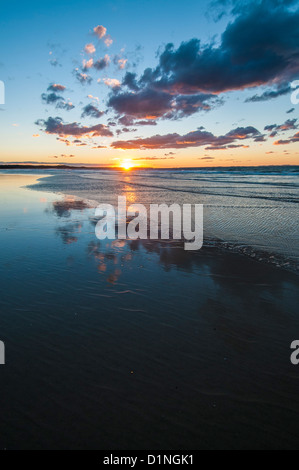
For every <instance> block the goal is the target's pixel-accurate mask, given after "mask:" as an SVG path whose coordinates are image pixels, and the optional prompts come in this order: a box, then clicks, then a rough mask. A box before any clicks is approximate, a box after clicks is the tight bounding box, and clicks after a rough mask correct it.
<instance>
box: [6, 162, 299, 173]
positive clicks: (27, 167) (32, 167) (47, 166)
mask: <svg viewBox="0 0 299 470" xmlns="http://www.w3.org/2000/svg"><path fill="white" fill-rule="evenodd" d="M241 168H242V169H249V170H254V169H255V168H256V169H260V170H262V169H265V170H269V169H270V168H272V169H273V170H274V169H277V170H278V169H280V168H294V169H296V170H298V169H299V165H256V166H245V165H244V166H243V165H241V166H196V167H171V168H158V167H148V166H147V167H131V168H130V171H132V170H159V171H162V170H164V171H171V170H200V169H202V170H217V169H222V170H227V171H233V170H235V171H237V170H238V169H241ZM0 170H117V171H125V170H124V169H123V168H122V167H117V166H108V165H106V166H90V165H89V164H88V165H87V166H85V165H84V164H82V165H80V164H77V165H65V164H63V163H60V164H59V163H58V164H54V165H51V164H47V163H45V164H36V165H34V164H22V163H12V164H9V163H5V164H0Z"/></svg>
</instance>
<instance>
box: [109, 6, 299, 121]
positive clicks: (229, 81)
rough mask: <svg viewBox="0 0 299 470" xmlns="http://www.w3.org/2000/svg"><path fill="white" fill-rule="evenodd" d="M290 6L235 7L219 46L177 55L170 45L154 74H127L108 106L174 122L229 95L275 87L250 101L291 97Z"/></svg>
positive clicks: (298, 35)
mask: <svg viewBox="0 0 299 470" xmlns="http://www.w3.org/2000/svg"><path fill="white" fill-rule="evenodd" d="M290 5H291V3H290V2H282V1H278V0H277V1H275V0H264V1H261V2H246V3H244V2H243V4H242V2H240V3H238V7H237V3H236V4H235V5H234V8H233V10H234V14H235V15H237V16H236V17H235V19H234V20H233V21H232V22H230V23H229V24H228V25H227V27H226V29H225V31H224V33H223V34H222V36H221V39H220V43H219V44H217V45H215V43H211V44H208V45H204V44H201V43H200V41H199V39H196V38H194V39H191V40H190V41H187V42H182V43H181V45H180V46H179V47H178V48H177V49H176V48H175V47H174V45H173V44H167V45H166V46H165V48H164V50H163V51H162V53H160V55H159V56H158V64H157V66H156V68H147V69H146V70H144V72H143V74H142V75H141V77H139V78H138V77H137V75H136V74H135V73H132V72H128V73H126V75H125V77H124V79H123V83H122V87H121V89H120V90H119V91H118V92H116V93H114V94H112V95H111V96H110V99H109V101H108V105H109V106H110V107H112V108H113V109H114V110H115V111H116V112H117V113H118V114H119V116H122V115H130V116H133V117H134V118H135V119H140V118H141V119H144V118H147V116H149V117H151V118H155V119H156V118H167V119H174V118H178V117H183V116H186V115H187V116H188V115H191V114H193V113H195V112H197V111H198V110H209V109H210V108H211V107H214V106H216V105H218V104H219V101H217V100H215V99H214V101H213V95H215V94H220V93H223V92H227V91H231V90H242V89H246V88H250V87H256V86H260V85H268V86H269V87H272V86H273V89H272V88H269V90H267V91H265V92H264V93H262V94H261V95H255V96H254V97H251V98H249V99H248V101H264V100H268V99H271V98H275V97H276V96H280V95H282V94H285V93H287V92H288V85H287V83H288V82H289V81H290V80H291V79H292V78H293V77H296V74H298V72H299V28H298V24H299V11H298V10H294V8H290ZM253 25H254V26H253ZM273 84H275V85H273Z"/></svg>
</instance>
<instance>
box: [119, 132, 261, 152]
mask: <svg viewBox="0 0 299 470" xmlns="http://www.w3.org/2000/svg"><path fill="white" fill-rule="evenodd" d="M260 136H261V134H260V132H259V131H258V130H257V129H255V128H254V127H252V126H248V127H238V128H236V129H233V130H231V131H230V132H228V133H227V134H225V135H223V136H218V137H217V136H215V135H214V134H212V133H211V132H207V131H203V130H201V129H198V130H196V131H192V132H188V133H187V134H185V135H179V134H177V133H173V134H166V135H159V134H156V135H154V136H152V137H147V138H145V139H141V138H139V139H131V140H127V141H124V140H123V141H121V140H119V141H115V142H112V144H111V147H113V148H117V149H142V150H144V149H168V148H170V149H172V148H177V149H179V148H187V147H200V146H209V149H210V150H217V149H219V150H220V149H221V150H225V149H226V148H231V147H229V146H231V145H233V144H234V143H235V142H236V141H239V140H242V141H243V140H246V139H253V140H256V139H258V138H259V137H260ZM236 145H237V144H236ZM242 146H243V144H242Z"/></svg>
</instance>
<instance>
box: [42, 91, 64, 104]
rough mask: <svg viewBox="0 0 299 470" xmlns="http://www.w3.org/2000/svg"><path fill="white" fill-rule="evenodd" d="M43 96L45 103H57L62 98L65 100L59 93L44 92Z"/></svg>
mask: <svg viewBox="0 0 299 470" xmlns="http://www.w3.org/2000/svg"><path fill="white" fill-rule="evenodd" d="M41 98H42V101H43V103H45V104H56V103H57V102H58V101H60V100H62V101H64V99H63V98H62V96H59V95H57V93H42V95H41Z"/></svg>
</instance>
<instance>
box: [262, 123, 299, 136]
mask: <svg viewBox="0 0 299 470" xmlns="http://www.w3.org/2000/svg"><path fill="white" fill-rule="evenodd" d="M294 129H298V124H297V119H287V120H286V121H285V122H284V123H283V124H270V125H267V126H265V127H264V130H265V131H268V132H271V134H270V137H275V136H276V135H277V134H278V133H279V132H285V131H290V130H294Z"/></svg>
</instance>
